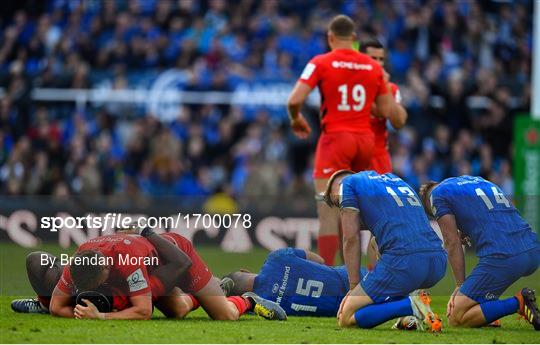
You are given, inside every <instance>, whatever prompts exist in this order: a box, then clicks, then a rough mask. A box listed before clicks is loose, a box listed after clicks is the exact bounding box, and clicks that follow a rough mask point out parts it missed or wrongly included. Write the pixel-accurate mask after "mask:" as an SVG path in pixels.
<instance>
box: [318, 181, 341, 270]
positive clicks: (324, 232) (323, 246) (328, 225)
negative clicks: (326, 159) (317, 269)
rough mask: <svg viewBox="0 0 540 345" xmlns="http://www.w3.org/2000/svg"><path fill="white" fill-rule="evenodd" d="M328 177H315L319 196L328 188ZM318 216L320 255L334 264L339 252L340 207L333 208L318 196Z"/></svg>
mask: <svg viewBox="0 0 540 345" xmlns="http://www.w3.org/2000/svg"><path fill="white" fill-rule="evenodd" d="M327 183H328V179H326V178H318V179H315V191H316V193H317V196H319V195H322V193H324V191H325V190H326V184H327ZM317 217H318V218H319V236H318V241H317V243H318V250H319V255H320V256H322V258H323V259H324V262H325V264H327V265H329V266H333V265H334V260H335V256H336V253H337V252H338V249H339V245H340V240H339V235H338V234H339V209H336V208H331V207H329V206H328V205H326V203H325V202H324V201H323V200H322V198H318V197H317Z"/></svg>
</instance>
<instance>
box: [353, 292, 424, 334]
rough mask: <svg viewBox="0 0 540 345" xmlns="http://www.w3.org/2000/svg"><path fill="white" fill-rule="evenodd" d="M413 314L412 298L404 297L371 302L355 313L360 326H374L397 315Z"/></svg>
mask: <svg viewBox="0 0 540 345" xmlns="http://www.w3.org/2000/svg"><path fill="white" fill-rule="evenodd" d="M407 315H413V310H412V307H411V300H410V299H409V297H404V298H402V299H400V300H398V301H392V302H387V303H380V304H370V305H368V306H365V307H363V308H361V309H358V310H357V311H356V313H354V319H355V320H356V324H357V325H358V327H360V328H372V327H375V326H377V325H380V324H381V323H383V322H386V321H388V320H392V319H394V318H396V317H400V316H407Z"/></svg>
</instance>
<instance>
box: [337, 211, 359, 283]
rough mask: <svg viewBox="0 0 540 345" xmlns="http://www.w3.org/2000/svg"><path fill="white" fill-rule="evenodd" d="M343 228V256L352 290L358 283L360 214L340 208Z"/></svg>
mask: <svg viewBox="0 0 540 345" xmlns="http://www.w3.org/2000/svg"><path fill="white" fill-rule="evenodd" d="M340 217H341V224H342V228H343V256H344V259H345V265H346V266H347V273H348V274H349V286H350V289H353V288H354V287H355V286H356V285H358V283H359V282H360V274H359V272H360V260H361V257H360V214H359V212H358V211H357V210H354V209H351V208H342V209H341V212H340Z"/></svg>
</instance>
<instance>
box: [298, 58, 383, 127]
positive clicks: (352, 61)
mask: <svg viewBox="0 0 540 345" xmlns="http://www.w3.org/2000/svg"><path fill="white" fill-rule="evenodd" d="M298 81H300V82H302V83H306V84H307V85H309V86H310V87H311V88H314V87H316V86H318V87H319V92H320V94H321V114H320V115H321V125H322V128H323V130H324V131H326V132H368V131H370V130H371V127H370V115H371V105H372V104H373V102H374V101H375V98H376V97H377V96H378V95H383V94H386V93H387V92H388V90H387V88H386V83H385V81H384V79H383V70H382V67H381V66H380V65H379V64H378V63H377V62H376V61H374V60H373V59H371V58H370V57H369V56H368V55H366V54H363V53H360V52H358V51H356V50H352V49H336V50H333V51H331V52H329V53H326V54H321V55H317V56H315V57H314V58H313V59H311V61H310V62H309V63H308V64H307V65H306V67H305V68H304V71H303V72H302V75H301V76H300V79H299V80H298Z"/></svg>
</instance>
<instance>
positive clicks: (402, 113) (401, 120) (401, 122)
mask: <svg viewBox="0 0 540 345" xmlns="http://www.w3.org/2000/svg"><path fill="white" fill-rule="evenodd" d="M407 117H408V115H407V110H405V108H404V107H403V106H402V105H401V104H399V103H397V102H395V106H394V108H393V111H392V112H391V113H390V117H389V120H390V124H392V127H394V128H395V129H400V128H403V126H405V123H406V122H407Z"/></svg>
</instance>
